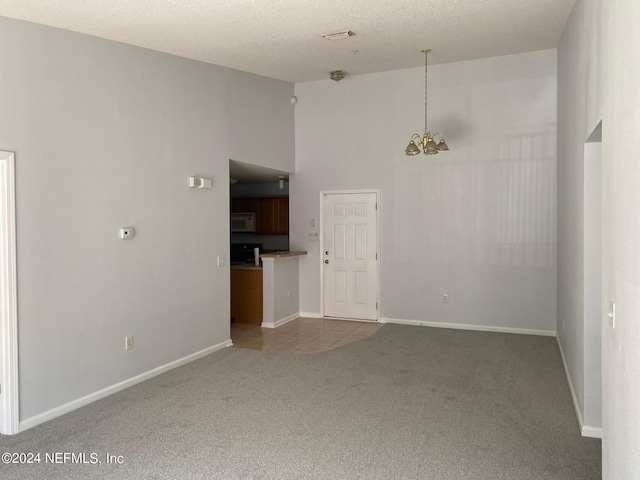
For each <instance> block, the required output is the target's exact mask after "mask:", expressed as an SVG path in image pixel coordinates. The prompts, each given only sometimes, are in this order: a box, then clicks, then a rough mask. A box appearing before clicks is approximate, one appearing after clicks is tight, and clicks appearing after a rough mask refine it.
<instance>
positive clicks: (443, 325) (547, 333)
mask: <svg viewBox="0 0 640 480" xmlns="http://www.w3.org/2000/svg"><path fill="white" fill-rule="evenodd" d="M380 322H381V323H396V324H398V325H413V326H416V327H435V328H453V329H455V330H477V331H480V332H498V333H518V334H523V335H541V336H544V337H555V336H556V332H555V331H554V330H533V329H529V328H512V327H493V326H489V325H468V324H464V323H444V322H427V321H425V320H406V319H402V318H381V319H380Z"/></svg>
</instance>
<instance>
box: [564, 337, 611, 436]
mask: <svg viewBox="0 0 640 480" xmlns="http://www.w3.org/2000/svg"><path fill="white" fill-rule="evenodd" d="M556 339H557V341H558V348H559V349H560V357H561V358H562V365H564V375H565V377H567V383H568V384H569V391H570V392H571V401H572V402H573V410H574V412H575V413H576V418H577V420H578V425H579V426H580V434H581V435H582V436H583V437H589V438H602V428H600V427H590V426H588V425H585V424H584V420H583V418H582V412H581V411H580V404H579V403H578V397H577V396H576V391H575V389H574V388H573V382H572V381H571V375H569V366H568V365H567V359H566V358H565V356H564V350H562V342H561V341H560V338H559V337H557V338H556Z"/></svg>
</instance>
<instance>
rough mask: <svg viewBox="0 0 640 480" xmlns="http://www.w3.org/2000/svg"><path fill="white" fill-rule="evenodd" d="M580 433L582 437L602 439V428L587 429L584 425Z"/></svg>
mask: <svg viewBox="0 0 640 480" xmlns="http://www.w3.org/2000/svg"><path fill="white" fill-rule="evenodd" d="M580 431H581V433H582V436H583V437H589V438H600V439H602V428H598V427H588V426H586V425H584V426H583V427H582V428H581V429H580Z"/></svg>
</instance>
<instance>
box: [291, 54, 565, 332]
mask: <svg viewBox="0 0 640 480" xmlns="http://www.w3.org/2000/svg"><path fill="white" fill-rule="evenodd" d="M416 54H417V55H420V53H419V52H416ZM423 82H424V69H423V68H416V69H408V70H400V71H393V72H386V73H380V74H373V75H364V76H358V77H347V78H346V79H345V80H343V81H342V82H340V83H339V84H336V83H334V82H332V81H329V80H324V81H318V82H310V83H302V84H297V85H296V96H297V97H298V103H297V105H296V174H295V175H292V176H291V177H290V178H291V185H290V190H291V224H292V228H291V232H290V242H291V249H292V250H305V251H309V252H310V254H309V255H307V256H306V257H303V258H301V259H300V264H301V267H300V283H301V292H300V295H301V300H300V302H301V304H300V310H301V311H302V312H309V313H319V312H320V302H321V298H320V277H319V275H320V268H319V263H320V262H319V259H318V254H319V252H318V251H317V248H318V244H317V242H310V241H309V240H308V233H309V231H310V230H311V229H310V228H309V227H308V226H309V219H312V218H315V219H318V215H319V204H318V202H319V200H318V199H319V191H321V190H338V189H358V188H361V189H365V188H376V189H380V190H381V199H380V207H381V237H382V239H381V243H382V245H381V255H382V257H381V304H380V307H381V316H382V317H385V318H390V319H397V320H409V321H435V322H444V323H447V324H472V325H475V326H489V327H497V328H504V329H510V328H513V329H523V330H536V331H546V332H553V331H555V324H556V316H555V303H556V300H555V275H556V270H555V265H556V260H555V255H556V254H555V208H556V206H555V189H556V187H555V169H556V161H555V158H556V157H555V148H556V52H555V50H547V51H541V52H534V53H529V54H522V55H513V56H505V57H498V58H490V59H485V60H479V61H470V62H462V63H455V64H447V65H436V66H433V67H430V68H429V122H430V129H431V131H432V132H433V131H437V132H442V133H443V134H444V135H445V138H446V140H447V142H448V144H449V146H450V148H451V151H450V152H448V153H441V154H438V155H437V156H429V157H426V156H424V155H419V156H415V157H407V156H405V155H404V148H405V147H406V145H407V143H408V141H409V138H410V135H411V134H412V133H414V132H415V133H422V129H423V126H424V103H423V91H424V90H423V89H424V83H423ZM314 247H315V248H316V252H315V253H311V252H312V250H313V248H314ZM442 293H448V294H449V295H450V303H449V304H443V303H442V302H441V294H442Z"/></svg>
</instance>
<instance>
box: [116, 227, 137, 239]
mask: <svg viewBox="0 0 640 480" xmlns="http://www.w3.org/2000/svg"><path fill="white" fill-rule="evenodd" d="M135 236H136V229H135V228H133V227H124V228H121V229H120V238H121V239H122V240H130V239H132V238H133V237H135Z"/></svg>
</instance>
